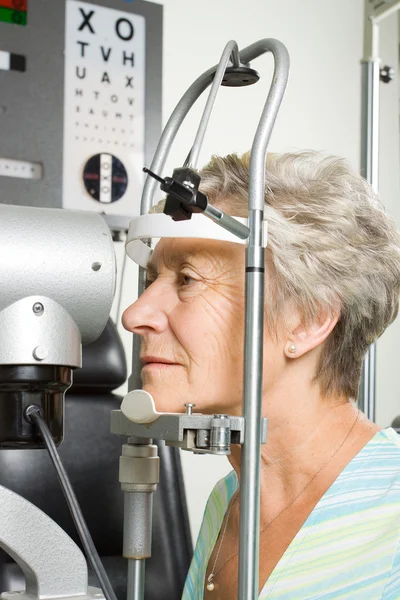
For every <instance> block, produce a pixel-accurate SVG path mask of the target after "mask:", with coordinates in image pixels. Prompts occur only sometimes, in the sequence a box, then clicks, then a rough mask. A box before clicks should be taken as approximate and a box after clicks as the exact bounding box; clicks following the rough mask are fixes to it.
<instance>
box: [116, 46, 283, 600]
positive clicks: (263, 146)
mask: <svg viewBox="0 0 400 600" xmlns="http://www.w3.org/2000/svg"><path fill="white" fill-rule="evenodd" d="M230 49H231V52H232V51H233V56H232V62H233V64H235V62H236V56H235V42H233V43H232V46H231V48H230ZM267 52H271V53H272V54H273V57H274V61H275V66H274V74H273V77H272V83H271V87H270V90H269V94H268V97H267V100H266V103H265V105H264V109H263V111H262V115H261V119H260V122H259V125H258V127H257V131H256V135H255V138H254V141H253V145H252V149H251V160H250V185H249V229H250V236H249V243H248V247H247V251H246V307H245V311H246V319H245V323H246V326H245V352H244V367H245V370H244V396H243V415H244V419H245V424H246V434H245V440H244V444H243V450H242V452H243V461H242V464H243V468H242V473H241V486H240V507H241V508H240V532H239V591H238V595H239V598H240V599H241V600H255V599H256V598H258V578H259V575H258V571H259V521H260V459H261V452H260V444H261V437H262V419H261V416H262V412H261V408H262V375H263V373H262V365H263V327H264V257H265V249H264V247H263V246H264V244H263V215H264V185H265V159H266V153H267V146H268V142H269V139H270V136H271V132H272V129H273V126H274V124H275V119H276V116H277V113H278V110H279V107H280V104H281V101H282V98H283V95H284V92H285V89H286V85H287V80H288V75H289V55H288V53H287V50H286V48H285V46H284V45H283V44H282V43H281V42H279V41H277V40H274V39H263V40H260V41H258V42H255V43H254V44H251V45H250V46H248V47H246V48H244V49H243V50H242V51H241V52H240V53H239V60H240V62H241V63H242V64H243V65H247V64H248V63H249V62H250V61H251V60H254V59H255V58H258V57H259V56H261V55H263V54H265V53H267ZM224 56H225V55H223V57H224ZM217 69H218V65H217V66H214V67H212V68H211V69H209V70H208V71H206V72H205V73H203V75H201V76H200V77H199V78H198V79H197V80H196V81H195V82H194V83H193V84H192V85H191V86H190V87H189V89H188V90H187V91H186V93H185V94H184V95H183V97H182V98H181V100H180V101H179V103H178V104H177V106H176V108H175V110H174V111H173V113H172V115H171V117H170V118H169V120H168V122H167V125H166V126H165V128H164V131H163V133H162V135H161V139H160V142H159V144H158V147H157V150H156V153H155V156H154V159H153V162H152V164H151V167H150V168H151V170H152V171H153V172H156V173H161V172H162V169H163V167H164V165H165V162H166V159H167V157H168V153H169V151H170V148H171V146H172V143H173V141H174V139H175V136H176V134H177V132H178V130H179V128H180V126H181V124H182V122H183V120H184V118H185V117H186V115H187V113H188V112H189V110H190V108H191V107H192V106H193V104H194V103H195V101H196V100H197V99H198V98H199V96H200V95H201V94H202V93H203V91H205V89H206V88H207V87H208V86H209V85H210V84H211V83H212V82H213V80H214V77H215V74H216V71H217ZM203 117H204V118H207V116H204V115H203ZM199 129H200V128H199ZM200 137H201V136H200ZM195 154H197V151H196V153H195ZM156 185H157V182H156V181H155V180H153V179H151V178H150V177H147V180H146V182H145V186H144V190H143V196H142V203H141V214H145V213H147V212H148V211H149V209H150V207H151V205H152V199H153V196H154V192H155V188H156ZM144 274H145V271H144V269H142V268H140V269H139V290H138V292H139V295H140V294H141V293H142V292H143V289H144ZM139 346H140V341H139V339H138V336H136V339H135V338H134V343H133V364H132V375H131V377H130V380H129V389H130V390H132V389H135V388H136V387H140V377H139V369H140V362H139V351H140V348H139ZM129 562H130V563H132V561H129ZM135 562H138V561H135V560H133V563H135ZM139 562H140V561H139ZM142 562H144V561H142ZM128 574H129V583H128V588H129V591H130V595H129V600H142V598H143V589H144V585H143V576H144V575H143V568H142V567H141V566H140V565H136V564H130V566H129V568H128ZM132 579H134V580H133V581H132Z"/></svg>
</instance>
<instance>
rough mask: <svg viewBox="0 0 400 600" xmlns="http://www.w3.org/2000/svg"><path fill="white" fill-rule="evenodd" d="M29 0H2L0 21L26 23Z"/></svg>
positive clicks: (0, 3)
mask: <svg viewBox="0 0 400 600" xmlns="http://www.w3.org/2000/svg"><path fill="white" fill-rule="evenodd" d="M27 14H28V0H0V22H1V21H2V22H4V23H11V24H13V25H26V22H27Z"/></svg>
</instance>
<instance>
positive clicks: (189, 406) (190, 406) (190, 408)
mask: <svg viewBox="0 0 400 600" xmlns="http://www.w3.org/2000/svg"><path fill="white" fill-rule="evenodd" d="M184 406H186V414H187V415H191V414H193V408H194V407H195V406H196V405H195V404H191V403H190V402H188V403H187V404H185V405H184Z"/></svg>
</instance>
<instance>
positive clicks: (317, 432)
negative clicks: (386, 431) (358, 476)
mask: <svg viewBox="0 0 400 600" xmlns="http://www.w3.org/2000/svg"><path fill="white" fill-rule="evenodd" d="M269 398H270V401H269V402H268V401H265V403H264V407H265V410H264V415H265V416H267V417H268V438H267V443H266V444H265V445H263V446H262V449H261V475H260V485H261V523H263V522H268V520H269V519H270V518H273V516H274V515H275V514H276V513H277V512H279V511H281V510H283V509H284V508H285V506H288V505H289V504H290V503H292V502H293V499H294V498H297V497H299V496H300V495H301V494H302V493H303V490H304V491H305V490H306V488H307V487H310V488H311V485H309V484H310V482H312V481H311V480H312V479H313V478H315V477H316V475H317V474H318V478H319V479H321V477H320V476H319V473H321V475H324V471H325V472H326V473H327V475H328V478H329V473H332V477H333V476H334V474H335V472H336V471H335V465H336V464H337V465H339V466H340V465H342V464H343V466H345V465H346V464H347V463H348V462H349V461H350V460H351V459H352V458H353V457H354V456H355V455H356V454H357V452H358V451H359V450H360V449H361V448H362V447H363V446H364V445H365V444H366V443H367V442H368V441H369V439H371V438H372V437H373V435H374V434H375V433H376V431H378V430H379V428H378V427H377V426H376V425H374V424H373V423H371V422H370V421H368V420H367V419H366V418H365V417H364V415H362V413H359V411H358V409H357V407H356V406H355V404H354V403H353V402H349V401H347V400H345V399H336V400H327V399H321V397H320V395H319V393H318V392H317V391H316V390H313V391H312V392H311V393H310V394H309V395H308V397H307V399H305V398H303V399H301V398H299V395H298V394H297V395H296V396H295V398H296V401H295V402H292V403H290V401H289V398H288V396H286V397H284V398H282V401H281V402H277V400H276V398H275V399H273V398H271V396H269ZM273 407H279V410H276V409H275V410H274V409H273ZM229 460H230V463H231V464H232V466H233V468H234V469H235V471H236V473H237V475H238V478H239V480H240V470H241V448H240V446H233V447H232V454H231V455H230V457H229ZM338 461H340V462H338ZM340 470H341V469H340ZM339 472H340V471H339ZM334 479H335V477H334ZM334 479H333V480H334Z"/></svg>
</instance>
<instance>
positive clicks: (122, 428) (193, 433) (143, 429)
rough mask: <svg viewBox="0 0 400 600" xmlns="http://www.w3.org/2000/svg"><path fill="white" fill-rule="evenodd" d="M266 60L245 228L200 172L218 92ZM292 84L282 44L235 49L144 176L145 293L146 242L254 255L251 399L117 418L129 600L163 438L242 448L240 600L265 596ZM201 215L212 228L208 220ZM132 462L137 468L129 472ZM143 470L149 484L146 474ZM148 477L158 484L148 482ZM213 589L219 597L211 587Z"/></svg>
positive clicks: (137, 227) (249, 274) (141, 396)
mask: <svg viewBox="0 0 400 600" xmlns="http://www.w3.org/2000/svg"><path fill="white" fill-rule="evenodd" d="M267 52H271V53H272V54H273V58H274V62H275V64H274V74H273V78H272V84H271V87H270V90H269V94H268V97H267V100H266V103H265V106H264V109H263V112H262V115H261V119H260V122H259V125H258V127H257V131H256V135H255V138H254V141H253V145H252V149H251V161H250V185H249V216H248V219H247V220H241V219H235V218H233V217H230V216H228V215H225V214H224V213H223V212H222V211H221V210H219V209H217V208H216V207H214V206H212V205H210V204H209V203H208V200H207V197H206V196H205V195H204V194H202V193H201V192H199V190H198V188H199V184H200V177H199V176H198V174H197V173H196V171H195V168H196V166H197V160H198V156H199V152H200V149H201V144H202V141H203V138H204V134H205V131H206V128H207V125H208V121H209V118H210V114H211V111H212V107H213V104H214V101H215V97H216V95H217V92H218V89H219V87H220V85H221V84H222V85H227V86H242V85H249V84H251V83H255V82H256V81H258V79H259V76H258V74H257V73H256V71H254V70H253V69H252V68H251V67H250V66H249V63H250V61H252V60H253V59H255V58H257V57H259V56H261V55H262V54H265V53H267ZM288 75H289V56H288V53H287V50H286V48H285V46H284V45H283V44H282V43H281V42H279V41H277V40H273V39H264V40H260V41H258V42H255V43H254V44H251V45H250V46H248V47H247V48H245V49H244V50H242V51H241V52H238V48H237V44H236V42H234V41H231V42H229V43H228V44H227V46H226V47H225V49H224V52H223V54H222V57H221V61H220V63H219V65H217V67H213V68H212V69H209V70H208V71H206V72H205V73H204V74H203V75H201V76H200V77H199V78H198V79H197V80H196V81H195V82H194V83H193V84H192V85H191V86H190V88H189V89H188V90H187V92H186V93H185V94H184V96H183V97H182V99H181V100H180V102H179V103H178V105H177V106H176V108H175V110H174V112H173V113H172V115H171V117H170V119H169V121H168V123H167V125H166V127H165V129H164V131H163V134H162V136H161V139H160V142H159V145H158V148H157V150H156V153H155V156H154V159H153V162H152V164H151V167H150V169H145V171H146V172H147V173H148V177H147V180H146V182H145V186H144V191H143V196H142V203H141V214H142V216H141V217H139V218H137V219H134V220H133V221H132V222H131V225H130V229H129V233H128V237H127V243H126V251H127V253H128V255H129V256H130V257H131V258H133V259H134V260H136V262H138V263H139V265H140V266H141V268H140V269H139V294H140V293H142V292H143V289H144V277H145V266H146V264H147V261H148V259H149V257H150V254H151V249H150V247H149V246H148V245H147V242H148V240H149V238H154V237H197V238H212V239H217V240H228V241H236V242H238V243H244V244H246V246H247V247H246V306H245V313H246V314H245V323H246V325H245V348H244V395H243V416H242V417H235V418H234V417H230V416H229V415H202V414H196V413H193V411H192V409H193V405H191V404H189V403H188V404H187V405H186V414H166V413H164V414H163V413H157V412H156V410H155V406H154V401H153V399H152V397H151V396H150V394H148V393H147V392H145V391H143V390H134V391H131V392H129V393H128V395H127V396H126V397H125V398H124V400H123V403H122V405H121V411H113V413H112V417H111V431H112V432H113V433H117V434H119V435H125V436H127V437H128V444H126V445H125V446H124V450H123V456H122V460H121V466H120V481H121V483H122V489H123V490H124V491H125V506H126V513H125V517H126V518H125V524H124V556H126V557H129V556H130V557H131V558H130V560H129V566H128V575H129V579H128V598H129V600H142V599H143V597H144V560H143V559H144V558H146V556H148V554H147V555H146V552H148V549H149V544H150V537H151V486H154V485H155V483H156V479H157V470H156V466H155V465H156V463H155V461H154V458H155V457H154V452H153V450H152V445H151V440H152V439H153V438H157V439H164V440H165V441H166V443H168V444H171V445H177V446H179V447H181V448H183V449H187V450H192V451H193V452H196V453H205V452H207V453H212V454H229V452H230V444H231V443H240V444H242V445H243V449H242V452H243V461H242V464H243V470H242V473H241V485H240V535H239V573H238V597H239V598H240V600H255V599H256V598H257V597H258V578H259V513H260V450H261V446H260V445H261V443H262V442H265V440H266V419H263V418H262V413H261V402H262V395H261V392H262V357H263V326H264V323H263V311H264V269H265V267H264V261H265V247H266V237H267V236H266V223H264V220H263V216H264V189H265V159H266V153H267V146H268V142H269V139H270V136H271V132H272V129H273V126H274V124H275V120H276V117H277V113H278V110H279V107H280V104H281V101H282V98H283V95H284V92H285V89H286V85H287V80H288ZM210 84H212V87H211V91H210V94H209V97H208V100H207V102H206V106H205V109H204V113H203V117H202V120H201V123H200V126H199V128H198V132H197V135H196V138H195V141H194V144H193V146H192V148H191V150H190V153H189V155H188V157H187V159H186V161H185V163H184V165H183V167H182V168H178V169H175V170H174V172H173V175H172V177H165V178H163V177H161V175H160V173H161V171H162V169H163V167H164V165H165V161H166V159H167V156H168V153H169V150H170V148H171V145H172V143H173V141H174V138H175V136H176V133H177V131H178V130H179V127H180V126H181V124H182V122H183V120H184V118H185V116H186V114H187V113H188V112H189V110H190V108H191V107H192V105H193V104H194V102H195V101H196V100H197V98H198V97H199V96H200V95H201V94H202V93H203V91H204V90H205V89H206V88H207V87H208V86H209V85H210ZM267 177H268V175H267ZM157 182H159V183H160V184H161V189H162V190H163V191H164V192H166V193H167V199H166V204H165V209H164V213H165V214H156V215H148V214H147V213H148V211H149V209H150V208H151V205H152V199H153V195H154V192H155V189H156V185H157ZM196 213H203V215H202V214H196ZM167 215H168V216H167ZM204 215H205V216H206V217H208V218H209V219H210V220H207V219H205V218H204ZM169 217H171V218H172V221H171V219H170V218H169ZM142 240H144V242H143V241H142ZM139 350H140V349H139V342H138V340H137V339H134V353H133V354H134V358H133V372H132V376H131V381H130V387H135V386H136V385H140V383H139V378H138V373H139V369H140V361H139ZM146 448H148V450H147V451H146ZM146 452H147V456H148V459H150V461H152V462H150V461H149V467H148V468H147V467H145V466H143V467H141V466H139V463H140V461H141V460H142V459H140V458H139V457H140V456H145V455H146ZM129 461H131V467H129V466H128V463H129ZM142 462H143V461H142ZM140 471H142V475H139V473H140ZM151 471H152V476H151V477H150V476H149V477H148V474H149V473H150V472H151ZM134 472H135V473H136V475H135V474H134ZM147 477H148V478H147ZM146 485H147V488H146ZM143 492H148V493H145V494H143ZM144 497H147V498H144ZM133 515H135V517H133ZM139 515H140V518H139ZM138 540H139V541H140V543H138ZM143 540H147V543H145V544H144V543H143ZM139 546H140V547H139ZM144 547H145V551H143V549H144ZM208 589H210V590H212V589H213V584H212V582H210V587H208Z"/></svg>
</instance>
